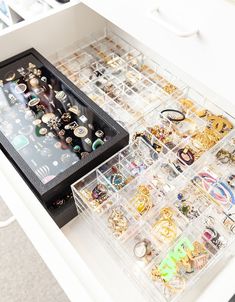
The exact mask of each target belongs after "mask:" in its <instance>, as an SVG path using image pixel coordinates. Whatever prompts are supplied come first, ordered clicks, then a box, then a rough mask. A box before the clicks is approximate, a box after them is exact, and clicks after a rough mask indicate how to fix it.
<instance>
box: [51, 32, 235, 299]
mask: <svg viewBox="0 0 235 302" xmlns="http://www.w3.org/2000/svg"><path fill="white" fill-rule="evenodd" d="M51 60H52V61H53V62H54V64H55V66H56V67H57V68H58V69H59V70H60V71H61V72H62V73H64V74H65V75H66V76H67V77H68V78H69V79H70V80H71V81H72V82H73V83H75V84H76V85H77V86H78V87H79V88H80V89H81V90H83V91H84V92H85V93H86V94H87V95H88V96H89V97H90V98H91V99H92V100H93V101H94V102H96V103H97V104H98V105H99V106H101V107H102V108H103V109H104V110H105V111H106V112H107V113H109V114H110V115H111V116H112V117H113V118H114V119H115V120H117V121H118V122H119V123H120V124H121V125H123V126H124V127H125V128H126V129H128V131H129V132H130V134H131V137H132V140H131V143H130V145H129V146H127V147H126V148H124V149H123V150H122V151H120V152H119V153H117V154H116V155H114V156H113V157H111V158H110V159H109V160H107V161H106V162H104V163H103V164H102V165H100V166H99V167H98V168H97V169H95V170H93V171H92V172H90V173H89V174H88V175H86V176H85V177H83V178H81V179H79V180H78V181H77V182H75V183H74V184H73V185H72V191H73V195H74V199H75V203H76V206H77V210H78V212H79V213H80V219H83V218H84V220H85V221H87V222H88V223H90V225H91V226H92V227H93V228H94V231H96V232H97V235H98V236H100V237H101V238H102V241H103V243H104V245H105V246H106V247H107V249H108V250H109V251H110V253H111V254H112V255H113V256H115V257H116V259H117V261H119V262H120V263H121V265H122V267H123V269H124V270H125V272H126V274H127V275H129V276H130V278H131V279H132V280H133V281H134V283H135V284H136V285H137V287H138V288H139V289H140V291H141V292H142V293H143V294H144V295H145V297H146V298H147V299H148V300H149V301H170V300H177V301H181V297H182V295H183V294H185V293H187V292H189V291H188V290H189V289H190V288H191V289H192V286H193V285H194V287H195V284H196V281H198V280H199V281H200V280H203V275H204V276H207V279H208V275H207V274H206V272H207V271H208V270H211V269H214V268H215V267H217V265H216V264H219V263H221V262H222V261H225V260H226V259H227V257H228V255H229V254H231V249H230V247H231V245H232V244H233V242H234V233H235V231H234V229H235V219H233V215H234V216H235V214H233V208H234V203H235V201H234V197H233V196H234V194H235V189H234V188H235V186H234V182H233V176H232V168H231V169H228V170H227V174H226V177H225V178H223V177H222V178H221V175H222V174H221V173H223V172H221V171H224V169H223V167H225V166H224V165H227V166H229V164H230V163H231V162H232V161H233V158H234V157H233V152H234V149H235V144H234V142H233V141H232V138H233V136H234V137H235V131H234V130H232V129H233V118H232V117H231V116H229V115H228V114H226V113H225V112H223V111H222V110H221V109H220V108H218V107H217V106H215V105H214V104H213V103H212V102H211V101H209V100H207V99H206V98H205V97H204V96H202V95H200V94H199V93H197V92H196V91H194V90H193V89H191V88H188V87H186V85H185V84H184V83H182V81H180V80H179V79H178V78H176V77H175V76H174V75H172V74H171V73H170V72H168V71H167V70H165V69H163V68H162V67H161V66H159V64H157V63H156V62H154V61H152V60H150V59H148V58H146V57H145V55H143V54H142V53H141V52H140V51H138V50H137V49H135V48H133V47H132V46H131V45H129V44H128V43H126V42H125V41H124V40H123V39H121V38H120V37H118V36H117V35H116V34H113V33H111V32H107V31H106V32H105V33H101V34H97V35H96V36H95V37H94V36H91V37H90V38H88V39H87V40H86V41H82V42H81V41H79V42H78V43H75V44H74V45H72V46H71V47H69V48H68V49H64V50H62V51H61V52H58V53H57V54H56V55H55V56H54V57H53V58H51ZM169 109H171V110H170V112H169ZM167 110H168V111H167ZM179 112H181V115H182V113H183V119H182V121H180V120H177V118H179ZM177 115H178V117H177ZM205 137H206V139H205ZM227 144H228V145H229V146H228V147H227ZM225 146H226V148H227V149H228V150H227V151H228V152H227V153H226V152H225V151H224V150H222V151H220V149H221V148H222V149H223V148H225ZM226 148H225V149H226ZM219 151H220V153H219V154H218V152H219ZM224 157H225V158H226V160H227V162H226V163H225V162H224V161H226V160H225V159H224ZM221 158H222V161H221ZM218 159H220V160H219V161H218ZM209 163H210V167H209V166H208V165H209ZM214 163H216V164H214ZM217 166H218V167H217ZM227 166H226V167H227ZM206 167H207V168H206ZM205 168H206V169H205ZM209 168H210V169H209ZM218 170H219V171H220V173H218ZM216 173H218V174H216ZM234 218H235V217H234ZM190 292H191V291H190Z"/></svg>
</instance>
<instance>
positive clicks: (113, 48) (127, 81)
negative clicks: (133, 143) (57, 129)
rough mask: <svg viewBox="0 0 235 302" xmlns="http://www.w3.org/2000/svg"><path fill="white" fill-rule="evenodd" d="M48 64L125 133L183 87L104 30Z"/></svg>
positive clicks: (175, 79)
mask: <svg viewBox="0 0 235 302" xmlns="http://www.w3.org/2000/svg"><path fill="white" fill-rule="evenodd" d="M50 60H51V61H52V62H53V63H54V65H55V66H56V67H57V68H58V69H59V70H60V71H61V72H62V73H63V74H64V75H66V76H67V77H68V78H69V79H70V80H71V81H72V82H73V83H74V84H75V85H77V86H78V87H79V88H80V89H81V90H83V91H84V92H85V93H86V94H87V95H88V96H89V97H90V98H91V99H92V100H93V101H94V102H96V103H97V104H98V105H100V106H102V108H103V109H104V110H105V111H107V112H108V113H109V114H110V115H111V116H112V117H113V118H114V119H115V120H117V121H119V123H120V124H121V125H122V126H124V127H125V128H127V129H130V128H131V127H132V126H133V124H134V123H135V122H136V121H137V120H138V119H140V118H141V117H143V116H144V114H145V113H146V112H148V111H149V110H151V109H152V108H154V107H155V106H156V105H158V104H160V103H162V101H164V100H167V99H168V98H169V97H170V96H172V97H178V96H180V95H181V94H182V93H183V88H184V87H185V86H186V85H185V84H184V83H183V82H182V81H180V80H179V79H178V78H177V77H175V76H174V75H173V74H172V73H170V72H169V71H168V70H166V69H164V68H162V67H161V66H160V65H159V64H157V63H156V62H154V61H152V60H150V59H149V58H147V57H146V56H145V55H144V54H143V53H141V52H140V51H138V50H137V49H135V48H134V47H133V46H131V45H130V44H129V43H127V42H126V41H124V40H123V39H122V38H120V37H119V36H118V35H116V34H114V33H112V32H110V31H109V30H107V29H106V30H104V32H101V33H97V34H96V35H91V36H90V37H88V38H86V39H84V40H82V41H78V42H76V43H74V44H73V45H71V46H70V47H67V48H66V49H62V50H61V51H58V52H57V53H56V54H54V55H53V56H52V57H51V58H50Z"/></svg>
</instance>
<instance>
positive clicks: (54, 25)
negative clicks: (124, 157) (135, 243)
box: [0, 4, 229, 301]
mask: <svg viewBox="0 0 235 302" xmlns="http://www.w3.org/2000/svg"><path fill="white" fill-rule="evenodd" d="M62 21H63V22H62ZM44 28H47V37H45V36H44V34H43V30H44ZM107 28H108V30H107ZM40 31H41V32H42V34H41V35H38V34H36V33H38V32H40ZM94 33H95V34H94ZM16 35H19V36H20V37H21V38H20V41H19V43H14V40H15V38H16ZM28 37H30V39H29V38H28ZM48 37H50V38H48ZM107 37H108V39H107ZM1 39H2V43H3V44H2V45H15V47H14V48H12V49H10V50H9V49H8V48H7V47H5V46H4V47H3V51H2V52H1V55H0V59H1V60H3V59H5V58H7V57H9V56H11V55H14V54H17V53H18V52H21V51H23V50H25V49H27V48H30V47H34V48H36V49H37V50H38V51H39V52H41V53H42V54H43V55H44V56H45V57H47V58H49V60H51V61H52V62H53V63H54V64H55V65H56V66H57V68H58V69H59V70H61V72H63V73H64V74H65V75H67V76H68V78H69V79H70V80H71V81H73V82H74V83H75V84H77V85H78V87H79V88H81V89H84V91H85V92H86V93H87V94H88V95H89V96H90V97H93V100H94V101H95V102H97V103H98V104H99V105H100V106H101V107H102V108H104V109H105V110H106V111H107V112H108V113H109V114H110V115H111V116H112V117H113V118H115V119H116V120H117V119H119V117H122V118H124V120H122V121H119V122H120V124H122V125H123V126H124V127H126V128H127V129H128V130H129V131H131V132H132V131H134V129H135V126H136V122H137V123H142V119H143V118H144V116H145V115H146V113H148V112H150V111H151V110H153V109H154V107H156V106H157V105H160V103H161V100H167V98H168V97H169V95H172V96H173V97H179V95H182V96H183V95H185V96H189V95H191V94H192V95H193V97H195V95H196V98H197V101H198V103H199V104H200V105H201V106H203V105H204V104H205V102H206V104H207V106H208V107H209V109H214V108H216V106H214V105H213V103H211V102H210V101H208V100H207V98H206V97H205V96H204V95H200V94H199V93H196V92H194V91H193V90H190V89H188V88H187V85H186V84H185V83H186V82H187V76H184V77H180V78H179V77H178V75H177V76H175V74H177V72H176V73H174V74H173V73H171V72H170V71H168V68H169V67H170V66H168V65H167V62H165V60H164V59H162V58H160V57H158V56H157V54H154V53H153V52H152V51H151V50H148V49H146V48H145V47H144V46H143V45H141V43H139V42H138V41H135V39H134V38H132V37H130V36H128V34H126V33H125V32H123V31H122V30H120V29H118V28H117V27H116V26H115V25H114V24H111V23H109V22H108V21H107V20H105V19H104V18H102V17H101V16H99V15H98V14H96V13H95V12H93V11H92V10H90V9H89V8H87V7H86V6H84V5H82V4H79V5H77V6H75V7H73V8H68V9H66V10H64V11H61V12H59V13H58V14H56V15H53V16H50V17H48V18H45V19H43V20H41V21H38V22H36V23H34V24H32V25H31V26H30V27H29V26H26V27H22V28H20V29H18V30H17V31H16V32H12V33H10V34H8V35H6V36H3V37H2V38H1ZM113 42H114V43H113ZM91 43H92V44H94V45H95V46H96V48H97V49H99V50H98V52H99V55H101V57H100V58H99V59H97V63H96V66H95V70H96V71H97V72H98V73H100V77H101V78H102V77H104V75H103V73H104V72H105V70H104V69H105V68H106V66H105V64H103V63H104V62H102V56H103V55H102V53H104V52H105V51H108V52H109V53H108V57H109V62H110V61H111V64H114V68H116V62H117V61H118V60H123V63H122V64H123V66H125V68H127V69H128V68H129V69H130V75H131V78H132V77H133V73H132V71H133V70H132V64H136V61H137V62H138V60H141V62H145V60H146V65H147V66H151V69H153V70H154V69H156V67H157V69H159V70H160V72H159V78H158V82H157V83H155V84H153V85H151V86H150V87H148V83H149V82H150V81H151V73H150V75H149V74H148V75H147V76H146V77H144V75H143V74H141V73H138V72H137V75H136V77H137V78H138V79H139V80H138V84H140V85H142V86H141V87H142V89H140V92H139V91H134V94H135V98H137V99H138V102H137V103H138V104H139V103H141V104H142V105H143V107H141V108H139V109H138V110H137V112H136V111H135V109H136V108H131V106H129V107H127V108H123V106H122V104H120V102H116V101H117V97H114V98H113V99H112V98H111V97H110V96H109V95H107V93H103V91H102V89H100V87H98V88H97V87H96V88H97V89H96V93H95V95H94V81H93V79H92V78H90V75H89V73H88V74H86V72H85V70H83V69H85V68H86V66H83V65H82V64H83V63H84V60H85V62H86V60H88V61H89V59H90V56H92V55H93V56H96V55H97V54H96V53H97V49H95V48H93V49H91V48H89V45H90V44H91ZM105 43H106V44H105ZM119 43H122V45H123V49H118V48H117V45H119ZM110 44H111V46H110ZM81 45H82V47H81ZM112 45H113V46H112ZM88 48H89V51H85V50H88ZM113 48H115V49H113ZM81 49H83V50H84V51H83V53H82V52H81ZM113 50H116V51H118V50H119V51H120V52H121V53H122V54H121V55H120V57H119V58H118V59H117V58H115V57H114V52H113ZM79 51H80V52H79ZM76 52H79V56H80V55H81V54H82V56H80V58H81V61H80V63H79V64H80V66H79V68H78V69H77V68H76V66H74V65H72V62H73V60H74V56H76ZM146 53H147V54H148V55H147V56H145V54H146ZM143 54H144V55H143ZM128 55H131V56H130V57H128ZM105 56H106V55H105ZM150 57H151V58H153V59H154V60H153V61H152V60H150V59H149V58H150ZM106 59H107V57H106ZM103 61H104V60H103ZM155 62H160V65H157V63H155ZM106 63H107V61H106ZM154 64H156V65H154ZM73 68H75V70H73ZM169 69H170V68H169ZM179 74H181V73H180V72H179ZM105 76H106V75H105ZM108 76H110V79H109V80H110V82H111V83H114V85H117V83H118V85H117V87H116V88H119V89H120V87H122V83H120V78H119V77H118V70H117V75H114V76H111V75H110V74H108ZM165 79H167V80H166V81H165ZM169 83H171V84H172V85H173V86H170V87H169ZM96 86H97V85H96ZM133 86H134V84H133V82H132V88H133ZM175 87H177V88H176V89H175ZM122 88H123V87H122ZM125 88H126V87H125ZM172 88H173V90H172ZM133 90H134V89H133ZM145 92H148V93H149V92H151V95H152V97H153V95H154V98H152V97H151V98H150V99H149V103H148V102H146V98H145V97H146V96H145V97H143V93H145ZM120 95H122V97H123V95H125V96H126V97H127V98H128V97H129V95H128V91H126V89H124V88H123V89H122V90H121V91H119V96H120ZM214 100H217V97H216V96H215V98H214ZM130 102H132V101H130ZM130 104H132V103H130ZM217 104H218V105H222V101H218V102H217ZM114 108H115V110H114ZM227 116H228V118H229V115H227ZM62 232H63V233H64V235H65V237H66V238H67V239H68V240H69V241H70V242H71V244H72V246H73V247H74V248H75V250H76V251H77V253H78V254H79V255H80V256H81V257H82V258H83V259H84V261H85V262H86V264H87V265H88V267H89V268H90V269H91V270H92V271H93V272H94V274H95V276H96V277H97V279H98V281H99V282H100V284H101V285H102V286H103V287H104V288H105V289H106V290H107V292H108V293H109V294H110V296H111V297H112V299H113V301H120V299H122V300H123V301H143V297H142V295H141V294H140V293H139V291H138V290H136V286H137V287H138V280H137V282H136V284H135V282H134V283H133V282H131V281H130V280H129V278H128V271H126V270H125V268H120V266H119V265H118V263H117V262H116V261H115V258H114V259H113V258H112V257H111V256H110V254H109V252H108V250H107V249H106V248H105V247H104V245H103V240H102V238H99V236H97V234H96V230H95V229H94V226H93V225H92V223H87V221H85V220H84V217H82V216H78V217H76V218H75V219H73V220H72V221H71V222H70V223H69V224H67V225H66V226H64V227H63V229H62ZM225 258H226V257H225ZM225 258H224V261H226V260H227V258H226V259H225ZM223 265H224V262H223V261H221V262H220V266H217V267H216V268H214V269H213V270H214V271H213V273H211V274H210V277H209V278H208V277H206V282H205V278H202V280H201V281H200V287H198V288H197V289H196V290H195V291H194V290H192V291H191V292H190V301H193V299H196V296H197V295H198V294H199V292H201V290H202V289H203V288H205V286H206V284H207V283H208V282H209V281H211V279H212V278H213V276H215V275H216V273H217V272H218V271H219V270H220V268H221V267H222V266H223ZM193 297H194V298H193ZM154 299H155V300H154ZM184 299H185V301H189V300H188V297H187V296H186V297H185V298H184ZM153 301H156V297H154V298H153Z"/></svg>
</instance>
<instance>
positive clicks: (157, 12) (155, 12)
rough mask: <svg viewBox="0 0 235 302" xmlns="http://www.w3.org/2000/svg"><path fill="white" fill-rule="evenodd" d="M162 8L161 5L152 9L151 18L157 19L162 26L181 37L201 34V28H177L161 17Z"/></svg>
mask: <svg viewBox="0 0 235 302" xmlns="http://www.w3.org/2000/svg"><path fill="white" fill-rule="evenodd" d="M161 15H162V13H161V10H160V5H159V6H158V7H157V8H155V9H154V10H152V11H151V18H153V19H154V20H155V21H157V22H158V23H159V24H160V25H161V26H162V27H164V28H165V29H167V30H168V31H170V32H171V33H173V34H174V35H176V36H178V37H180V38H189V37H192V36H194V35H198V34H199V29H194V30H190V31H181V30H179V29H177V28H175V27H174V26H173V25H172V24H170V23H169V22H167V21H166V20H163V19H162V18H161Z"/></svg>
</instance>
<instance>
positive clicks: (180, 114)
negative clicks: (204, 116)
mask: <svg viewBox="0 0 235 302" xmlns="http://www.w3.org/2000/svg"><path fill="white" fill-rule="evenodd" d="M165 113H166V118H167V119H168V120H169V121H171V122H181V121H183V120H184V119H185V115H184V113H183V112H181V111H179V110H176V109H165V110H162V111H161V113H160V114H161V116H162V117H164V115H165ZM169 113H173V116H170V115H169ZM177 115H178V117H177Z"/></svg>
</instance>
